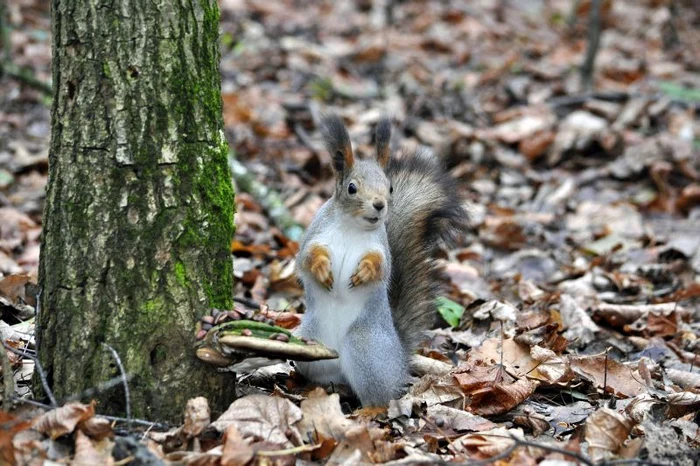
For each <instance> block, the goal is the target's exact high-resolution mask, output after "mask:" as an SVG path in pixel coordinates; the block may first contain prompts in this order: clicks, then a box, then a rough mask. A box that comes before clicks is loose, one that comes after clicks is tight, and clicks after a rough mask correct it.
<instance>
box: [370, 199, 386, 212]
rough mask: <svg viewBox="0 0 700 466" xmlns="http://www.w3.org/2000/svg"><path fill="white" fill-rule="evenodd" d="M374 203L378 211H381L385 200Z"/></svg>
mask: <svg viewBox="0 0 700 466" xmlns="http://www.w3.org/2000/svg"><path fill="white" fill-rule="evenodd" d="M372 205H373V206H374V208H375V209H376V210H377V212H381V211H382V209H383V208H384V201H374V202H373V203H372Z"/></svg>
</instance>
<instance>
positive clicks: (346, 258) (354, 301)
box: [304, 228, 385, 383]
mask: <svg viewBox="0 0 700 466" xmlns="http://www.w3.org/2000/svg"><path fill="white" fill-rule="evenodd" d="M344 233H345V232H344V231H340V230H339V229H335V228H334V229H332V230H329V231H326V232H324V234H323V235H322V237H319V238H318V243H319V244H322V245H324V246H326V247H327V248H328V249H329V251H330V253H331V270H332V271H333V289H331V290H330V291H328V290H326V289H324V288H323V287H321V286H320V285H319V284H318V283H316V282H315V281H313V280H305V282H304V286H306V287H308V286H313V287H314V288H316V289H315V291H314V300H313V304H311V303H307V304H309V305H313V309H309V310H310V311H312V312H313V313H315V314H316V316H318V319H319V320H320V321H321V322H323V325H321V326H319V327H318V328H317V329H315V330H316V332H318V333H316V334H315V335H313V338H315V339H316V340H318V341H320V342H321V343H323V344H324V345H326V346H328V347H329V348H333V349H335V350H337V351H339V352H340V350H341V348H342V346H343V340H344V338H345V337H346V335H347V334H348V330H349V328H350V326H351V325H352V324H353V323H354V322H355V320H356V319H357V318H358V317H359V316H360V315H361V314H362V311H363V309H364V308H365V307H366V304H367V301H368V300H369V299H370V298H371V296H372V293H373V291H374V290H375V289H376V287H378V286H385V285H384V282H381V281H380V282H378V283H372V284H367V285H361V286H358V287H354V288H351V287H350V277H351V276H352V275H353V274H354V273H355V270H356V269H357V266H358V264H359V263H360V259H361V258H362V257H363V256H364V255H365V254H366V253H367V252H368V251H370V250H377V251H378V249H376V248H371V247H368V246H370V245H372V244H376V241H377V240H376V239H375V238H376V237H374V235H373V233H374V232H367V234H358V232H357V231H352V232H350V233H349V234H344ZM363 233H364V232H363ZM342 357H343V356H342V354H341V358H342ZM305 372H306V375H307V377H309V378H311V379H313V380H315V381H317V382H321V383H328V382H340V381H342V380H343V377H342V374H341V368H340V360H339V359H334V360H327V361H319V362H314V363H311V364H309V365H308V369H306V371H305Z"/></svg>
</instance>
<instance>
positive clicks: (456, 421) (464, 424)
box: [427, 405, 497, 432]
mask: <svg viewBox="0 0 700 466" xmlns="http://www.w3.org/2000/svg"><path fill="white" fill-rule="evenodd" d="M427 414H428V418H429V419H431V420H432V421H433V422H434V423H435V425H436V426H438V427H440V428H441V429H443V430H446V429H452V430H455V431H457V432H464V431H467V432H481V431H484V430H491V429H494V428H496V427H497V426H496V424H494V423H493V422H491V421H489V420H488V419H486V418H483V417H481V416H477V415H476V414H472V413H469V412H467V411H462V410H461V409H455V408H450V407H449V406H443V405H436V406H431V407H429V408H428V410H427Z"/></svg>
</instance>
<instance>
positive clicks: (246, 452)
mask: <svg viewBox="0 0 700 466" xmlns="http://www.w3.org/2000/svg"><path fill="white" fill-rule="evenodd" d="M223 444H224V446H223V451H222V452H221V466H245V465H246V464H248V463H249V462H250V461H251V460H252V459H253V456H255V451H254V450H253V448H252V447H251V446H250V442H249V441H246V440H245V439H244V438H243V436H242V435H241V433H240V432H239V431H238V429H237V428H236V426H235V425H233V424H232V425H230V426H228V428H227V429H226V433H225V434H224V440H223Z"/></svg>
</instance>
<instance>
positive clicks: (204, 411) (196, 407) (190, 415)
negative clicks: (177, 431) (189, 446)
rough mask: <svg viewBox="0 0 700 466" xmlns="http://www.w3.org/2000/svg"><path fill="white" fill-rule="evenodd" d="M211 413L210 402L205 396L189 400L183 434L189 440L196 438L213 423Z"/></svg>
mask: <svg viewBox="0 0 700 466" xmlns="http://www.w3.org/2000/svg"><path fill="white" fill-rule="evenodd" d="M209 415H210V412H209V402H208V401H207V399H206V398H204V397H203V396H198V397H197V398H192V399H191V400H187V406H186V407H185V423H184V425H183V426H182V433H183V434H185V436H187V437H188V438H191V437H196V436H197V435H199V434H200V433H202V431H203V430H204V428H205V427H207V426H208V425H209V422H210V421H211V419H210V417H209Z"/></svg>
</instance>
